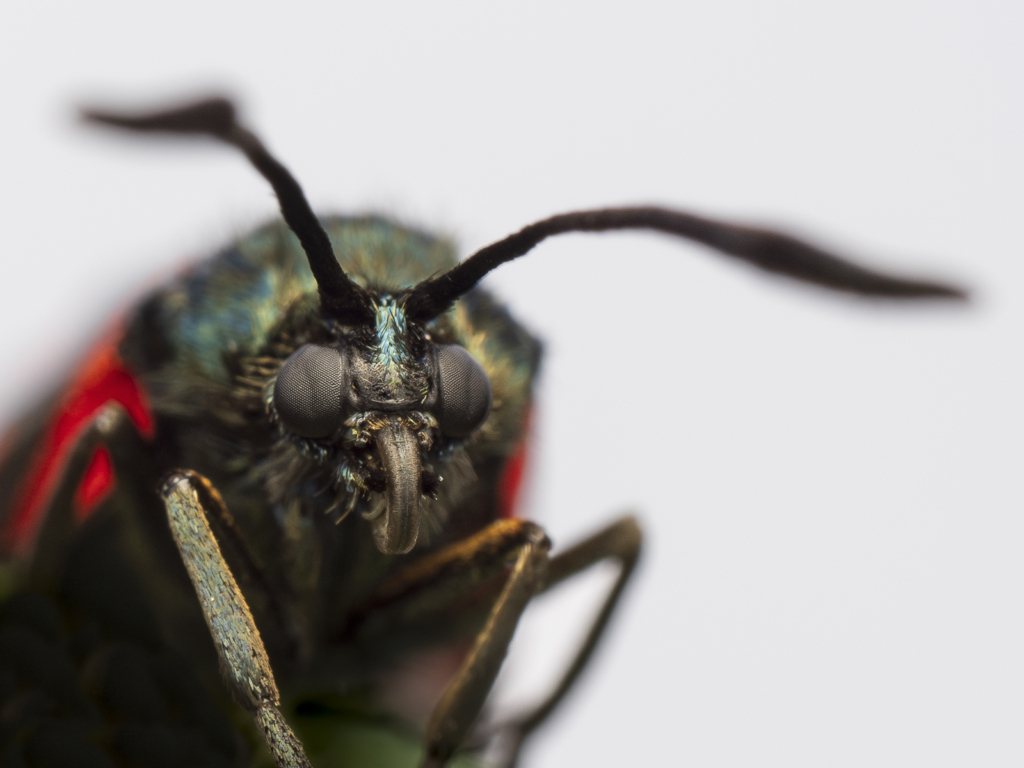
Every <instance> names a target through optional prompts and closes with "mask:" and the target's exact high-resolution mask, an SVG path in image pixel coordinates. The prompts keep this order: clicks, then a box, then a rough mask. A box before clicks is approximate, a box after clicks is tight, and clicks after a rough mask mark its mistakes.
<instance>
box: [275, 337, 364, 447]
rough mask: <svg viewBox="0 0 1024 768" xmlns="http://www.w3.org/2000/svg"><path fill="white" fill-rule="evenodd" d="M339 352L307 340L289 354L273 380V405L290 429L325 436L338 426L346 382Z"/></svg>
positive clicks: (283, 422)
mask: <svg viewBox="0 0 1024 768" xmlns="http://www.w3.org/2000/svg"><path fill="white" fill-rule="evenodd" d="M346 378H347V377H346V375H345V361H344V357H343V355H342V353H341V352H340V351H339V350H337V349H334V348H333V347H321V346H318V345H316V344H307V345H305V346H304V347H299V348H298V349H297V350H295V352H293V353H292V356H291V357H289V358H288V360H287V361H286V362H285V364H284V366H283V367H282V368H281V370H280V372H278V374H277V381H276V382H275V383H274V408H275V409H276V410H277V415H278V417H279V418H280V419H281V423H282V424H284V426H285V428H286V429H287V430H288V431H289V432H294V433H295V434H297V435H301V436H302V437H327V436H329V435H332V434H334V432H335V431H336V430H337V429H338V427H340V426H341V421H342V415H343V408H342V401H343V399H344V397H345V388H346V387H347V386H348V382H347V380H346Z"/></svg>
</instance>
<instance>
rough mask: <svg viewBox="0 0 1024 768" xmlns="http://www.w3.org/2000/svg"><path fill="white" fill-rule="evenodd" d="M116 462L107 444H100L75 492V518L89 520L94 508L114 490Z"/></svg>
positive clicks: (79, 520) (80, 520)
mask: <svg viewBox="0 0 1024 768" xmlns="http://www.w3.org/2000/svg"><path fill="white" fill-rule="evenodd" d="M115 482H116V479H115V478H114V462H113V461H112V460H111V458H110V451H108V450H107V449H106V446H103V445H101V446H98V447H97V448H96V450H95V451H94V452H93V454H92V458H91V459H89V466H88V467H87V468H86V470H85V474H83V475H82V482H81V483H80V484H79V486H78V490H77V491H76V492H75V520H77V521H78V522H82V521H83V520H87V519H88V518H89V515H91V514H92V512H93V510H94V509H96V507H98V506H99V504H100V502H101V501H103V500H104V499H105V498H107V495H108V494H109V493H110V492H111V491H112V490H114V483H115Z"/></svg>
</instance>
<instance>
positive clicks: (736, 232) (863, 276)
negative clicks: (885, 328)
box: [405, 207, 967, 322]
mask: <svg viewBox="0 0 1024 768" xmlns="http://www.w3.org/2000/svg"><path fill="white" fill-rule="evenodd" d="M612 229H653V230H656V231H658V232H666V233H668V234H670V235H678V236H679V237H685V238H687V239H690V240H696V241H697V242H700V243H704V244H705V245H708V246H711V247H712V248H715V249H716V250H719V251H721V252H722V253H727V254H729V255H730V256H735V257H736V258H738V259H742V260H743V261H747V262H749V263H751V264H754V265H755V266H758V267H760V268H761V269H763V270H766V271H768V272H777V273H779V274H782V275H788V276H790V277H792V278H795V279H797V280H803V281H805V282H808V283H813V284H815V285H821V286H824V287H826V288H831V289H833V290H836V291H845V292H847V293H857V294H861V295H863V296H876V297H881V298H889V299H919V298H942V299H961V300H962V299H965V298H966V297H967V294H966V292H965V291H963V290H962V289H960V288H957V287H956V286H951V285H945V284H943V283H934V282H929V281H922V280H905V279H903V278H899V277H893V276H891V275H886V274H883V273H881V272H874V271H872V270H870V269H865V268H864V267H860V266H857V265H856V264H853V263H852V262H849V261H846V260H845V259H841V258H839V257H838V256H835V255H833V254H831V253H828V252H827V251H823V250H821V249H820V248H817V247H815V246H813V245H810V244H809V243H805V242H803V241H802V240H797V239H796V238H794V237H790V236H789V235H784V234H782V233H781V232H775V231H772V230H769V229H756V228H754V227H744V226H739V225H737V224H727V223H725V222H721V221H715V220H713V219H705V218H703V217H702V216H694V215H693V214H690V213H683V212H682V211H670V210H667V209H665V208H653V207H641V208H602V209H598V210H593V211H575V212H573V213H563V214H559V215H558V216H552V217H551V218H548V219H542V220H541V221H538V222H535V223H533V224H530V225H529V226H526V227H523V228H522V229H521V230H519V231H518V232H516V233H515V234H512V235H509V236H508V237H506V238H505V239H504V240H499V241H498V242H496V243H491V244H490V245H488V246H486V247H484V248H481V249H480V250H479V251H477V252H476V253H474V254H473V255H472V256H470V257H469V258H468V259H466V260H465V261H463V262H462V263H461V264H458V265H456V266H455V267H452V268H451V269H449V270H448V271H447V272H445V273H443V274H440V275H438V276H436V277H432V278H430V279H428V280H424V281H423V282H422V283H420V284H419V285H417V286H416V287H415V288H414V289H413V290H412V291H411V292H410V293H409V295H408V296H407V297H406V300H405V310H406V313H407V315H408V317H409V318H410V319H414V320H419V321H421V322H423V321H427V320H430V319H432V318H434V317H437V316H438V315H440V314H441V313H442V312H444V311H445V310H446V309H447V308H448V307H449V306H451V304H452V302H454V301H455V300H456V299H458V298H459V297H460V296H462V295H463V294H464V293H466V291H468V290H470V289H471V288H472V287H473V286H475V285H476V284H477V282H478V281H479V280H480V279H481V278H482V277H483V276H484V275H486V274H487V273H488V272H490V271H491V270H492V269H494V268H496V267H498V266H500V265H501V264H504V263H505V262H506V261H511V260H512V259H515V258H518V257H520V256H522V255H523V254H525V253H527V252H528V251H529V250H530V249H531V248H533V247H534V246H535V245H537V244H538V243H539V242H541V241H542V240H544V239H546V238H549V237H551V236H553V235H561V234H564V233H566V232H604V231H607V230H612Z"/></svg>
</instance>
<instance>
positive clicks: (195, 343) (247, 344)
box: [161, 217, 455, 382]
mask: <svg viewBox="0 0 1024 768" xmlns="http://www.w3.org/2000/svg"><path fill="white" fill-rule="evenodd" d="M323 224H324V227H325V229H326V230H327V234H328V236H329V237H330V238H331V242H332V244H333V245H334V251H335V254H336V255H337V257H338V261H339V262H340V263H341V265H342V267H343V268H344V269H345V271H346V273H347V274H349V275H350V276H351V277H352V279H353V280H355V281H356V282H357V283H359V284H360V285H363V286H364V287H372V288H377V289H385V290H389V291H397V290H400V289H402V288H408V287H410V286H413V285H415V284H416V283H418V282H420V281H421V280H423V279H425V278H427V277H430V276H431V275H434V274H437V273H438V272H441V271H444V270H445V269H448V268H450V267H451V266H453V265H454V264H455V254H454V250H453V248H452V245H451V244H450V243H449V242H448V241H445V240H439V239H437V238H433V237H430V236H429V235H426V234H423V233H421V232H417V231H415V230H411V229H407V228H405V227H402V226H399V225H397V224H395V223H393V222H389V221H386V220H384V219H379V218H375V217H366V218H343V217H332V218H326V219H324V220H323ZM315 292H316V282H315V281H314V279H313V275H312V273H311V272H310V271H309V265H308V263H307V261H306V256H305V253H303V251H302V248H301V246H300V245H299V242H298V239H297V238H296V237H295V235H293V234H292V233H291V232H290V231H289V230H287V229H286V228H285V227H284V225H283V224H272V225H269V226H266V227H262V228H260V229H258V230H256V231H255V232H254V233H253V234H251V235H249V236H247V237H245V238H244V239H242V240H240V241H238V242H237V243H234V244H233V245H231V246H229V247H228V248H226V249H224V250H223V251H221V252H220V253H219V254H217V255H216V256H215V257H214V258H213V259H211V260H209V261H207V262H204V263H202V264H200V265H198V266H197V267H196V268H195V269H193V270H192V271H190V272H189V273H188V274H187V275H185V276H184V277H183V278H182V280H181V281H180V282H179V283H178V285H177V286H175V289H172V290H171V291H170V292H169V293H168V295H167V296H166V298H165V301H164V302H163V305H162V313H163V317H162V318H161V319H162V321H163V323H162V324H163V326H164V328H165V329H166V333H167V336H168V338H169V340H170V342H171V345H172V347H173V349H174V353H175V363H176V364H178V365H182V366H184V367H185V368H187V369H190V370H193V371H195V372H198V373H201V374H202V375H204V376H208V377H210V378H212V379H214V380H220V381H223V382H229V381H230V380H231V375H230V372H229V371H228V370H227V368H226V367H225V356H238V355H252V354H256V353H257V352H258V351H259V350H260V349H262V348H264V347H265V346H266V344H267V342H268V340H269V338H270V334H271V332H272V331H273V329H274V327H275V326H276V324H277V323H278V322H279V321H280V319H281V317H282V315H283V314H284V312H285V311H286V310H287V308H288V307H289V306H291V305H292V304H294V303H295V302H296V301H299V300H301V299H303V298H304V297H310V296H311V295H313V294H315Z"/></svg>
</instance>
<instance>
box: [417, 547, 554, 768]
mask: <svg viewBox="0 0 1024 768" xmlns="http://www.w3.org/2000/svg"><path fill="white" fill-rule="evenodd" d="M536 530H537V533H538V536H537V537H536V538H534V539H533V540H532V541H528V542H527V543H525V544H522V545H521V546H519V547H518V548H517V549H516V550H515V552H514V556H515V563H514V565H513V566H512V571H511V572H510V573H509V575H508V580H507V581H506V582H505V587H504V589H502V591H501V594H500V595H499V597H498V600H497V601H496V602H495V604H494V607H493V608H492V609H491V613H490V616H488V618H487V623H486V624H485V625H484V628H483V629H482V630H481V631H480V633H479V634H478V635H477V638H476V642H475V643H474V644H473V648H472V650H470V652H469V655H468V656H467V657H466V659H465V660H464V661H463V662H462V666H461V667H460V668H459V671H458V672H457V673H456V674H455V677H453V678H452V680H451V682H449V683H448V687H447V688H445V691H444V693H443V694H442V695H441V699H440V701H439V702H438V703H437V706H436V707H435V708H434V712H433V714H432V715H431V717H430V723H429V724H428V725H427V733H426V739H425V741H426V745H425V746H426V754H425V755H424V757H423V761H422V762H421V763H420V766H421V768H442V766H444V765H445V764H446V763H447V762H448V760H449V759H451V757H452V755H453V754H454V753H455V750H456V749H457V748H458V747H459V746H460V745H461V744H462V742H463V741H464V740H465V738H466V735H467V733H468V732H469V729H470V727H471V726H472V725H473V723H474V722H475V721H476V719H477V717H478V716H479V715H480V711H481V710H482V709H483V706H484V701H485V700H486V699H487V694H488V693H490V690H491V687H492V686H493V685H494V679H495V678H496V677H497V676H498V670H499V669H501V664H502V662H503V661H504V660H505V654H506V652H507V651H508V645H509V643H510V642H511V641H512V634H513V633H514V632H515V629H516V625H517V624H518V623H519V618H520V616H522V614H523V611H524V610H525V609H526V605H527V604H528V603H529V602H530V599H531V598H532V597H533V596H534V595H535V594H536V593H537V590H538V588H539V587H540V586H541V585H543V584H544V581H545V571H546V566H547V560H548V558H547V553H548V547H549V546H550V545H549V542H548V539H547V537H546V536H544V535H543V533H541V532H540V529H539V528H537V529H536Z"/></svg>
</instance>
